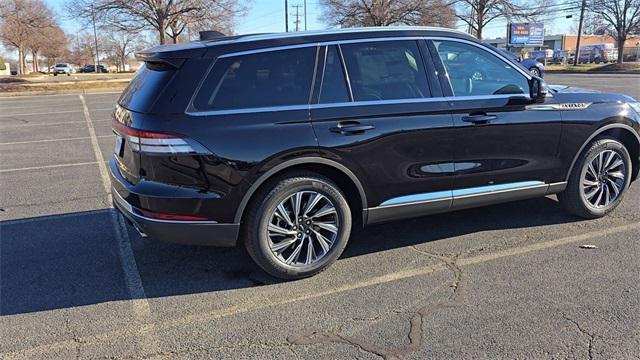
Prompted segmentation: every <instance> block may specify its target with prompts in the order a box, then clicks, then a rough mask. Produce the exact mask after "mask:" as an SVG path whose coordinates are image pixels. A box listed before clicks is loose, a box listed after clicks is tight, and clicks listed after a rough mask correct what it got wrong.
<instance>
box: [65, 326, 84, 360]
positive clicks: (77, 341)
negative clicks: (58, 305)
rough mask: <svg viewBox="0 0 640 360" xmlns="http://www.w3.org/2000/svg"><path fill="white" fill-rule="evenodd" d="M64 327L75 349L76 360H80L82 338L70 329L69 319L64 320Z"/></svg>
mask: <svg viewBox="0 0 640 360" xmlns="http://www.w3.org/2000/svg"><path fill="white" fill-rule="evenodd" d="M64 327H65V329H66V330H67V332H68V333H69V334H71V340H72V341H73V343H74V345H75V349H76V359H80V358H82V345H83V344H84V343H85V341H84V340H82V338H80V337H79V336H78V334H76V332H75V331H74V330H73V329H72V327H71V322H70V321H69V319H66V318H65V319H64Z"/></svg>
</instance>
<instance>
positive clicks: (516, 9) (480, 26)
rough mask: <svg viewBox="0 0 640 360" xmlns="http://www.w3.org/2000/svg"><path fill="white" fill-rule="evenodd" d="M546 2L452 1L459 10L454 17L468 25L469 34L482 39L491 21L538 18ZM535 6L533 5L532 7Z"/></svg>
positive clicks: (504, 0)
mask: <svg viewBox="0 0 640 360" xmlns="http://www.w3.org/2000/svg"><path fill="white" fill-rule="evenodd" d="M546 3H547V1H545V0H542V1H536V2H535V3H534V2H529V1H526V0H525V1H513V0H511V1H510V0H454V1H453V4H456V6H457V7H458V8H459V11H458V13H457V14H456V16H457V17H458V19H460V20H462V22H464V23H465V24H467V25H468V27H469V29H470V30H471V31H470V33H471V34H472V35H474V36H475V37H477V38H478V39H482V35H483V30H484V28H485V27H486V26H487V25H488V24H489V23H490V22H491V21H493V20H495V19H497V18H501V17H506V18H508V19H511V18H516V19H530V18H534V17H536V16H540V15H542V14H544V13H545V11H546V9H547V6H546V5H547V4H546ZM534 4H535V5H534Z"/></svg>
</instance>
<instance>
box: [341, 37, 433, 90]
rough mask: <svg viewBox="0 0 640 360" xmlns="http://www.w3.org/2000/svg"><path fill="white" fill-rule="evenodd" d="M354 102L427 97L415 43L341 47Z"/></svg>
mask: <svg viewBox="0 0 640 360" xmlns="http://www.w3.org/2000/svg"><path fill="white" fill-rule="evenodd" d="M340 47H341V48H342V53H343V56H344V61H345V63H346V66H347V72H348V73H349V81H350V83H351V91H352V92H353V100H354V101H372V100H392V99H419V98H425V97H429V96H430V93H429V86H428V84H427V76H426V73H425V70H424V66H423V62H422V58H421V56H420V50H419V49H418V45H417V44H416V42H415V41H381V42H371V43H357V44H346V45H341V46H340Z"/></svg>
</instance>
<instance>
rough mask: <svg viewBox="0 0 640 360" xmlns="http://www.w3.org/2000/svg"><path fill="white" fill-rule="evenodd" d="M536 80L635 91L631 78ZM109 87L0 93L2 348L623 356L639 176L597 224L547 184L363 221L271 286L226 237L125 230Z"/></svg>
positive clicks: (58, 352) (82, 352)
mask: <svg viewBox="0 0 640 360" xmlns="http://www.w3.org/2000/svg"><path fill="white" fill-rule="evenodd" d="M547 80H548V81H549V82H550V83H557V84H566V85H575V86H580V87H591V88H597V89H602V90H607V91H616V92H624V93H627V94H629V95H632V96H634V97H635V98H638V99H640V76H636V75H597V76H596V75H561V74H549V75H548V76H547ZM117 96H118V94H115V93H106V94H91V95H89V94H87V95H82V96H80V95H61V96H40V97H14V98H0V221H1V222H0V315H1V316H0V358H2V359H21V358H51V359H67V358H82V359H85V358H176V359H190V358H216V359H220V358H224V359H248V358H261V359H264V358H276V359H292V358H293V359H295V358H304V359H315V358H317V359H320V358H323V359H325V358H329V359H337V358H358V359H376V358H380V357H382V358H385V359H393V358H407V359H426V358H449V359H462V358H464V359H466V358H490V359H498V358H509V359H548V358H555V359H585V358H593V359H598V358H600V359H629V358H638V355H639V354H640V351H639V350H638V349H640V325H639V324H640V282H639V281H638V280H639V279H640V211H639V210H640V182H636V183H635V184H633V185H632V188H631V189H630V191H629V193H628V194H627V195H626V199H625V200H624V202H623V204H622V205H621V206H620V207H619V208H618V209H617V210H616V211H615V212H614V213H612V214H611V215H610V216H609V217H606V218H603V219H599V220H592V221H585V220H582V219H578V218H575V217H573V216H570V215H568V214H567V213H565V212H564V211H563V210H562V209H561V207H560V206H559V205H558V203H557V202H556V199H555V198H554V197H548V198H541V199H534V200H527V201H520V202H514V203H509V204H503V205H497V206H491V207H486V208H481V209H473V210H465V211H459V212H455V213H450V214H443V215H436V216H430V217H424V218H418V219H413V220H409V221H401V222H395V223H390V224H384V225H376V226H373V227H370V228H367V229H366V230H364V231H361V232H359V233H357V234H356V235H354V236H353V237H352V239H351V242H350V244H349V245H348V247H347V249H346V252H345V254H344V255H343V257H342V258H341V259H340V260H339V261H338V262H337V263H336V264H335V265H334V266H333V267H331V268H330V269H329V270H327V271H325V272H323V273H321V274H320V275H318V276H316V277H313V278H311V279H305V280H301V281H296V282H280V281H277V280H274V279H272V278H270V277H268V276H266V275H264V274H263V273H262V272H261V271H260V270H259V269H258V268H257V267H256V266H255V265H253V263H252V262H251V260H250V259H249V258H248V255H247V254H246V253H245V252H244V250H242V249H217V248H202V247H187V246H179V245H173V244H165V243H160V242H156V241H153V240H148V239H142V238H140V237H139V236H138V235H137V234H136V233H135V231H133V230H132V229H131V228H128V227H127V226H125V225H124V224H123V222H122V221H121V219H119V217H117V216H115V213H114V212H113V210H112V209H111V208H110V200H109V198H108V195H107V192H106V190H107V189H108V185H107V184H106V183H105V179H104V177H103V175H104V170H105V169H104V166H105V161H106V160H107V159H108V158H109V157H110V155H111V152H112V151H113V137H112V135H111V130H110V128H111V125H110V112H111V111H112V108H113V105H114V102H115V100H116V98H117ZM587 244H588V245H595V247H596V248H595V249H583V248H581V247H580V246H581V245H587Z"/></svg>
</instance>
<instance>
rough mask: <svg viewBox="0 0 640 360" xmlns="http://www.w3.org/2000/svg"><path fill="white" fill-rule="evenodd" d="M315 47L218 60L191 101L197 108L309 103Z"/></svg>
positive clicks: (236, 107)
mask: <svg viewBox="0 0 640 360" xmlns="http://www.w3.org/2000/svg"><path fill="white" fill-rule="evenodd" d="M316 51H317V49H316V47H305V48H299V49H290V50H278V51H268V52H260V53H255V54H248V55H239V56H234V57H229V58H222V59H219V60H218V61H217V62H216V64H215V65H214V68H213V70H212V71H211V73H210V75H209V76H208V77H207V79H206V80H205V83H204V85H203V86H202V88H201V89H200V91H199V93H198V95H197V96H196V98H195V100H194V106H195V107H196V108H197V109H198V110H230V109H245V108H260V107H272V106H287V105H306V104H308V103H309V95H310V92H311V82H312V77H313V69H314V67H315V60H316Z"/></svg>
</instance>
